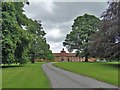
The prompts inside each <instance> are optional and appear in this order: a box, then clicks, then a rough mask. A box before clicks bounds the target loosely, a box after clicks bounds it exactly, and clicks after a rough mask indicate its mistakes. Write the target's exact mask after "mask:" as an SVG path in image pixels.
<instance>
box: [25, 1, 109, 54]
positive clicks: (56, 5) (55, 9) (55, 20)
mask: <svg viewBox="0 0 120 90" xmlns="http://www.w3.org/2000/svg"><path fill="white" fill-rule="evenodd" d="M106 7H107V4H106V3H105V2H52V0H51V1H50V2H31V3H30V5H29V6H25V7H24V9H25V14H26V15H27V16H28V17H29V18H32V19H36V20H41V21H42V25H43V29H44V30H45V32H46V33H47V34H46V39H47V42H48V43H49V44H50V47H51V50H52V51H53V52H59V51H60V50H61V49H62V48H63V46H62V42H63V41H64V39H65V36H66V34H68V33H70V31H71V25H72V24H73V21H74V19H75V18H77V17H78V16H81V15H83V14H85V13H89V14H93V15H96V16H97V17H100V15H101V13H102V12H103V11H104V10H105V9H106Z"/></svg>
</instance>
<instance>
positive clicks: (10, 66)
mask: <svg viewBox="0 0 120 90" xmlns="http://www.w3.org/2000/svg"><path fill="white" fill-rule="evenodd" d="M15 67H21V66H20V65H14V66H12V65H9V66H1V67H0V68H3V69H4V68H15Z"/></svg>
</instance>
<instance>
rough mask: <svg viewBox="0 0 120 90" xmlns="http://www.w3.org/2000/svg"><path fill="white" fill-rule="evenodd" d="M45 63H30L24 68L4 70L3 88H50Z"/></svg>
mask: <svg viewBox="0 0 120 90" xmlns="http://www.w3.org/2000/svg"><path fill="white" fill-rule="evenodd" d="M42 64H43V63H34V64H31V63H28V64H26V65H25V66H23V67H9V68H3V69H2V79H3V80H2V88H50V83H49V81H48V79H47V77H46V75H45V74H44V72H43V70H42V68H41V65H42Z"/></svg>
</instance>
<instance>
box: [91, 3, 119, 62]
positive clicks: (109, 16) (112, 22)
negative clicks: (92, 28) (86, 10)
mask: <svg viewBox="0 0 120 90" xmlns="http://www.w3.org/2000/svg"><path fill="white" fill-rule="evenodd" d="M119 10H120V1H119V2H108V8H107V9H106V10H105V11H104V12H103V13H102V15H101V18H102V21H101V23H100V25H99V26H100V27H99V31H98V32H96V33H95V34H94V35H93V36H91V41H92V42H91V46H90V51H91V55H93V56H96V57H99V58H106V59H107V60H114V59H116V60H119V59H120V50H118V49H119V48H120V11H119Z"/></svg>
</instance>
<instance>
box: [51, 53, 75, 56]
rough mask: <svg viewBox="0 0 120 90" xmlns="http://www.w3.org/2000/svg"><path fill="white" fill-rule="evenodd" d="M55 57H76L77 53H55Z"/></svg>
mask: <svg viewBox="0 0 120 90" xmlns="http://www.w3.org/2000/svg"><path fill="white" fill-rule="evenodd" d="M53 54H54V56H55V57H62V56H66V57H75V56H76V54H75V53H65V54H63V53H53Z"/></svg>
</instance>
